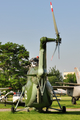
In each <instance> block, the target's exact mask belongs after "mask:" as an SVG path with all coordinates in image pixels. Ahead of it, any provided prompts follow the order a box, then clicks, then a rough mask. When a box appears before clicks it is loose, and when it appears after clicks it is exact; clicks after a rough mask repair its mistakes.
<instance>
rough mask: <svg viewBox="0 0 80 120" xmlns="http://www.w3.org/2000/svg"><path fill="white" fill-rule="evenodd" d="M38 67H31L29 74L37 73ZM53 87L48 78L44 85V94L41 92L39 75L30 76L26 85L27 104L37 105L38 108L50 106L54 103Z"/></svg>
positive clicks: (29, 105)
mask: <svg viewBox="0 0 80 120" xmlns="http://www.w3.org/2000/svg"><path fill="white" fill-rule="evenodd" d="M37 73H38V66H37V67H30V69H29V72H28V74H37ZM52 94H53V93H52V87H51V85H50V83H49V81H48V80H46V84H45V87H44V92H43V95H41V92H40V86H39V79H38V78H37V77H33V76H28V79H27V84H26V86H25V105H26V106H27V107H35V108H37V109H40V108H43V107H50V106H51V104H52V98H53V95H52Z"/></svg>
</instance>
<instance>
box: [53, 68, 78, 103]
mask: <svg viewBox="0 0 80 120" xmlns="http://www.w3.org/2000/svg"><path fill="white" fill-rule="evenodd" d="M74 70H75V74H76V80H77V83H64V82H56V83H61V84H65V85H73V86H53V88H62V89H66V94H67V95H69V96H71V97H72V103H73V104H76V101H77V100H79V98H80V73H79V70H78V68H76V67H75V68H74Z"/></svg>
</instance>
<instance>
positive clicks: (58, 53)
mask: <svg viewBox="0 0 80 120" xmlns="http://www.w3.org/2000/svg"><path fill="white" fill-rule="evenodd" d="M58 58H59V59H60V45H59V43H58Z"/></svg>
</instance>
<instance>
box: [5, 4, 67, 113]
mask: <svg viewBox="0 0 80 120" xmlns="http://www.w3.org/2000/svg"><path fill="white" fill-rule="evenodd" d="M50 6H51V11H52V16H53V22H54V28H55V32H56V39H54V38H47V37H42V38H41V39H40V51H39V57H38V56H37V57H35V58H32V59H31V60H30V62H31V65H30V67H29V71H28V73H27V83H26V84H25V85H24V86H23V87H22V93H21V95H20V98H19V100H18V101H17V103H15V102H8V101H5V104H14V105H16V106H15V108H14V107H12V108H11V111H12V112H13V113H14V112H16V111H20V110H17V107H18V106H24V107H25V108H26V109H27V111H29V108H35V109H36V110H38V111H40V112H41V111H43V108H46V111H48V110H49V108H50V109H54V108H51V105H52V102H53V101H54V99H53V96H54V97H55V98H56V101H57V102H58V105H59V107H60V109H56V110H59V111H62V112H63V113H65V112H66V107H65V106H63V107H61V105H60V103H59V100H58V99H57V96H56V94H55V92H54V89H53V87H52V86H51V84H50V82H49V81H48V76H52V75H51V74H48V73H47V65H46V63H47V62H46V44H47V43H48V42H55V43H56V48H55V50H54V53H55V52H56V49H57V47H58V50H59V46H60V43H61V38H60V35H59V32H58V29H57V25H56V21H55V17H54V12H53V7H52V3H51V2H50ZM54 53H53V56H54ZM53 56H52V57H53ZM23 94H24V102H21V101H20V100H21V97H22V95H23ZM21 110H22V109H21Z"/></svg>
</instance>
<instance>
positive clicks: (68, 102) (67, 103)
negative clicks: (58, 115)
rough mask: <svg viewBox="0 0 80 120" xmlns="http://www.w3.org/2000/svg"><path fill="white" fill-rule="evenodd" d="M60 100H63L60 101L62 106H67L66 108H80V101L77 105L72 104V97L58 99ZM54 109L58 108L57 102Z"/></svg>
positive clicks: (54, 103) (53, 105)
mask: <svg viewBox="0 0 80 120" xmlns="http://www.w3.org/2000/svg"><path fill="white" fill-rule="evenodd" d="M58 98H61V100H60V101H59V102H60V104H61V106H66V108H73V109H74V108H80V100H78V101H76V104H72V102H71V99H72V98H71V97H70V96H66V95H65V96H61V97H58ZM52 107H54V108H56V107H57V108H58V103H57V101H54V102H53V104H52Z"/></svg>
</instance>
